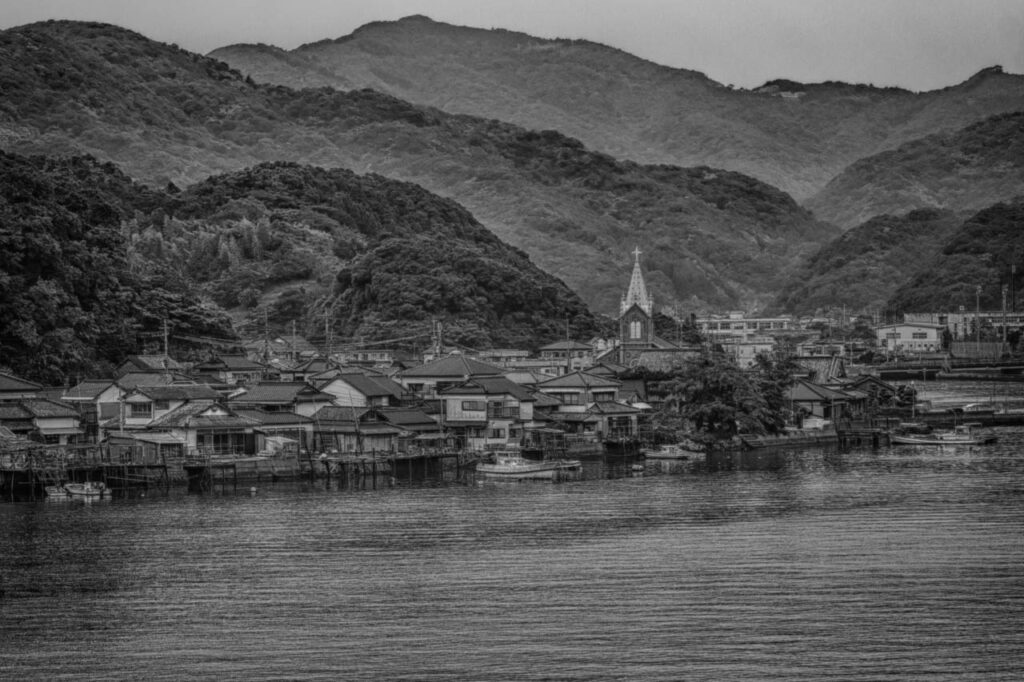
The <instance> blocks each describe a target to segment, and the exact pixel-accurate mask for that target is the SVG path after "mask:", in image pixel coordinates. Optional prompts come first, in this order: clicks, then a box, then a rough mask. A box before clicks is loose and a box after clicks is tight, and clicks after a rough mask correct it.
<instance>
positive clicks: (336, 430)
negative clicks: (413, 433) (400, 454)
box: [312, 405, 406, 453]
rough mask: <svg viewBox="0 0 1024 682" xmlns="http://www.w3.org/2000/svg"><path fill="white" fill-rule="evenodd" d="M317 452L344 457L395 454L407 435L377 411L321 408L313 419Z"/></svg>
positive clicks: (367, 408) (363, 408) (355, 408)
mask: <svg viewBox="0 0 1024 682" xmlns="http://www.w3.org/2000/svg"><path fill="white" fill-rule="evenodd" d="M312 422H313V424H314V430H313V445H314V449H316V450H319V451H321V452H328V451H337V452H341V453H346V452H347V453H379V452H390V453H394V452H396V451H397V450H398V445H399V439H400V437H401V436H402V435H403V434H405V433H406V431H405V430H403V429H402V428H401V427H398V426H395V425H394V424H391V423H389V422H388V421H387V420H386V419H384V418H383V417H382V416H381V413H380V412H379V411H378V410H377V408H374V407H338V406H336V405H328V406H326V407H321V408H320V409H319V410H317V411H316V413H315V414H314V415H313V417H312Z"/></svg>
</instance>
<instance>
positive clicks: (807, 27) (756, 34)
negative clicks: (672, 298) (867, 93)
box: [0, 0, 1024, 90]
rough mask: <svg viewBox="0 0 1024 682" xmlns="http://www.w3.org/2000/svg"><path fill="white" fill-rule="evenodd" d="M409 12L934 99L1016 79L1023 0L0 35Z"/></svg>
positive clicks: (34, 0)
mask: <svg viewBox="0 0 1024 682" xmlns="http://www.w3.org/2000/svg"><path fill="white" fill-rule="evenodd" d="M410 14H424V15H426V16H428V17H430V18H432V19H435V20H437V21H445V22H448V23H452V24H459V25H465V26H476V27H481V28H507V29H511V30H516V31H523V32H525V33H530V34H532V35H535V36H540V37H546V38H555V37H561V38H586V39H589V40H594V41H597V42H600V43H605V44H607V45H611V46H614V47H617V48H620V49H623V50H625V51H627V52H631V53H633V54H635V55H638V56H641V57H644V58H646V59H650V60H652V61H655V62H658V63H660V64H666V65H669V66H677V67H683V68H688V69H695V70H697V71H702V72H704V73H705V74H707V75H708V76H709V77H711V78H713V79H715V80H716V81H719V82H721V83H725V84H733V85H737V86H742V87H752V86H756V85H760V84H761V83H763V82H765V81H766V80H770V79H772V78H790V79H793V80H799V81H804V82H812V81H822V80H843V81H848V82H855V83H873V84H875V85H897V86H901V87H905V88H909V89H912V90H930V89H934V88H940V87H944V86H946V85H952V84H954V83H958V82H960V81H962V80H964V79H965V78H967V77H969V76H970V75H971V74H973V73H976V72H977V71H978V70H979V69H982V68H984V67H986V66H992V65H995V64H1000V65H1002V66H1003V67H1004V68H1005V69H1006V70H1007V71H1010V72H1012V73H1024V0H842V1H840V0H589V1H588V0H504V1H497V0H369V1H367V0H361V1H359V2H357V1H355V0H159V1H155V0H0V28H8V27H11V26H18V25H20V24H25V23H29V22H33V21H39V20H42V19H82V20H91V21H103V22H109V23H113V24H118V25H120V26H124V27H126V28H130V29H133V30H135V31H138V32H140V33H142V34H144V35H146V36H147V37H149V38H153V39H154V40H159V41H162V42H168V43H177V44H178V45H180V46H181V47H183V48H185V49H188V50H192V51H195V52H200V53H206V52H209V51H210V50H212V49H214V48H216V47H222V46H224V45H228V44H231V43H254V42H262V43H268V44H271V45H277V46H279V47H283V48H287V49H291V48H294V47H297V46H298V45H301V44H303V43H307V42H313V41H316V40H321V39H323V38H337V37H339V36H343V35H347V34H349V33H351V32H352V31H353V30H354V29H356V28H358V27H359V26H361V25H363V24H365V23H368V22H370V21H376V20H390V19H398V18H401V17H403V16H408V15H410Z"/></svg>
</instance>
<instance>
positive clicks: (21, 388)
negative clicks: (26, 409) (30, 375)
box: [0, 372, 43, 393]
mask: <svg viewBox="0 0 1024 682" xmlns="http://www.w3.org/2000/svg"><path fill="white" fill-rule="evenodd" d="M42 387H43V386H42V384H37V383H36V382H34V381H29V380H28V379H22V378H21V377H16V376H14V375H13V374H8V373H7V372H0V393H13V392H20V393H27V392H31V391H38V390H40V389H41V388H42Z"/></svg>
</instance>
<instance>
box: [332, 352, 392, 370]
mask: <svg viewBox="0 0 1024 682" xmlns="http://www.w3.org/2000/svg"><path fill="white" fill-rule="evenodd" d="M332 358H333V359H335V360H339V361H341V362H344V363H352V364H355V365H380V366H385V367H386V366H388V365H390V364H391V363H392V362H394V361H395V354H394V352H392V351H391V350H388V349H386V348H353V349H351V350H343V351H338V352H337V353H335V354H334V355H333V356H332Z"/></svg>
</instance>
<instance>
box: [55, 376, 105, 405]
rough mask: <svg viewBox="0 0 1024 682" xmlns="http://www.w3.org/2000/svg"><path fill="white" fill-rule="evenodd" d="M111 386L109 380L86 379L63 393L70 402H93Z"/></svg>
mask: <svg viewBox="0 0 1024 682" xmlns="http://www.w3.org/2000/svg"><path fill="white" fill-rule="evenodd" d="M113 384H114V382H113V381H112V380H111V379H86V380H85V381H83V382H81V383H79V384H77V385H75V386H72V387H71V388H69V389H68V390H66V391H64V397H65V398H68V399H70V400H78V399H82V400H93V399H95V398H97V397H98V396H99V394H100V393H103V391H105V390H107V389H108V388H110V387H111V386H112V385H113Z"/></svg>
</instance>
